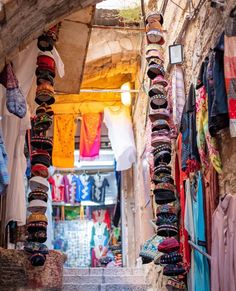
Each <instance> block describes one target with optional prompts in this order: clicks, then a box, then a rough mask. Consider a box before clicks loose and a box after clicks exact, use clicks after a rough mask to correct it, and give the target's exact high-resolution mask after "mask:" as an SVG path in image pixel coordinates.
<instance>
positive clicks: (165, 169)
mask: <svg viewBox="0 0 236 291" xmlns="http://www.w3.org/2000/svg"><path fill="white" fill-rule="evenodd" d="M154 174H155V175H160V174H169V175H171V167H170V166H168V165H167V164H165V163H160V164H159V165H158V166H156V167H155V168H154Z"/></svg>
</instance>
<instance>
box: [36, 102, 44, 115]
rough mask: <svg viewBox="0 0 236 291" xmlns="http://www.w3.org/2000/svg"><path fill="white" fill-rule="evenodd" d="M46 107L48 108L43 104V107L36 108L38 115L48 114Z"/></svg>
mask: <svg viewBox="0 0 236 291" xmlns="http://www.w3.org/2000/svg"><path fill="white" fill-rule="evenodd" d="M46 106H47V104H46V103H42V104H41V105H39V106H38V107H37V108H36V115H38V114H41V113H45V112H46Z"/></svg>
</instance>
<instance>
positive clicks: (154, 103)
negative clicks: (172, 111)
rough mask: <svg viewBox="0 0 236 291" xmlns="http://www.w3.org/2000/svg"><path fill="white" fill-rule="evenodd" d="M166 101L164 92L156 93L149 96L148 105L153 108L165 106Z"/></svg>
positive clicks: (163, 107)
mask: <svg viewBox="0 0 236 291" xmlns="http://www.w3.org/2000/svg"><path fill="white" fill-rule="evenodd" d="M167 105H168V102H167V97H166V95H165V94H162V93H158V94H157V95H153V96H152V97H151V98H150V106H151V107H152V108H154V109H165V108H167Z"/></svg>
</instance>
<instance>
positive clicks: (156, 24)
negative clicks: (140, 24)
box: [146, 21, 162, 32]
mask: <svg viewBox="0 0 236 291" xmlns="http://www.w3.org/2000/svg"><path fill="white" fill-rule="evenodd" d="M151 30H159V31H161V32H162V25H161V23H160V22H159V21H154V22H151V23H148V24H147V25H146V32H149V31H151Z"/></svg>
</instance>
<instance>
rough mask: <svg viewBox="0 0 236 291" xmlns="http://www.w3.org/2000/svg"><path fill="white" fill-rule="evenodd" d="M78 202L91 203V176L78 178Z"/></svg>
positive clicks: (93, 184) (93, 183)
mask: <svg viewBox="0 0 236 291" xmlns="http://www.w3.org/2000/svg"><path fill="white" fill-rule="evenodd" d="M79 183H80V186H79V191H80V195H79V196H80V201H91V198H92V193H93V192H94V191H95V180H94V178H93V177H92V176H88V175H80V176H79Z"/></svg>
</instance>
